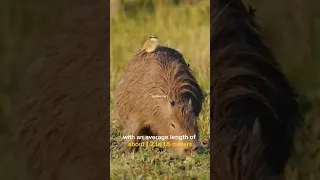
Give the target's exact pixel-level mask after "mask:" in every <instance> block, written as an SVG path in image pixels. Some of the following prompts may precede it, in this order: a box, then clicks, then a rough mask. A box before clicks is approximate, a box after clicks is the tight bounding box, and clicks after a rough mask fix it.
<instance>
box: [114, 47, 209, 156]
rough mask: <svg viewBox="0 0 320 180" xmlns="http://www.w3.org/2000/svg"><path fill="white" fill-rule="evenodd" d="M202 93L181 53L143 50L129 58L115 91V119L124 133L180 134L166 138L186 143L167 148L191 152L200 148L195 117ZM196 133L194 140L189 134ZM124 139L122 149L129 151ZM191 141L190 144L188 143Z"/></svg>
mask: <svg viewBox="0 0 320 180" xmlns="http://www.w3.org/2000/svg"><path fill="white" fill-rule="evenodd" d="M203 99H204V93H203V91H202V89H201V88H200V86H199V85H198V82H197V81H196V79H195V78H194V76H193V75H192V73H191V70H190V69H189V67H188V65H187V63H186V62H185V60H184V58H183V56H182V55H181V54H180V53H179V52H177V51H176V50H174V49H171V48H168V47H159V48H158V50H157V51H156V52H154V53H145V52H142V53H140V54H137V55H136V56H134V57H133V59H132V60H131V62H130V64H129V66H128V68H127V69H126V71H125V73H124V74H123V76H122V77H121V79H120V80H119V83H118V85H117V89H116V93H115V111H116V118H117V119H118V120H119V122H120V125H121V127H122V128H123V130H124V132H125V133H126V134H127V135H133V136H138V135H139V136H143V135H151V134H152V135H155V136H168V137H170V135H172V136H183V135H186V136H188V137H189V138H188V139H185V140H182V141H177V140H170V139H168V140H165V141H166V142H167V141H170V142H172V143H174V142H175V143H176V142H184V143H189V146H179V147H177V146H176V147H173V146H170V147H169V148H168V149H169V151H174V152H176V153H177V154H180V155H183V154H190V152H194V151H195V150H197V148H198V147H199V144H198V124H197V117H198V115H199V113H200V111H201V109H202V102H203ZM193 135H196V138H195V139H190V136H193ZM131 141H133V142H138V140H137V139H135V140H127V141H125V142H124V143H123V149H122V150H132V148H131V147H128V146H127V144H128V143H129V142H131ZM191 144H192V145H191Z"/></svg>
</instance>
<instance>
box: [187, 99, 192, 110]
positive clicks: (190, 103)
mask: <svg viewBox="0 0 320 180" xmlns="http://www.w3.org/2000/svg"><path fill="white" fill-rule="evenodd" d="M188 106H189V108H192V100H191V98H190V99H189V102H188Z"/></svg>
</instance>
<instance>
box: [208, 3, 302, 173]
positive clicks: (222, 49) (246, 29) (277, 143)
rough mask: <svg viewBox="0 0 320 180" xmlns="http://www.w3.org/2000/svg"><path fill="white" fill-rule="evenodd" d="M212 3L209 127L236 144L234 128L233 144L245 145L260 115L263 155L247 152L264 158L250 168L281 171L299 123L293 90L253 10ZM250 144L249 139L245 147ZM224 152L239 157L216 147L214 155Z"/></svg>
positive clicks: (227, 156) (298, 109) (242, 6)
mask: <svg viewBox="0 0 320 180" xmlns="http://www.w3.org/2000/svg"><path fill="white" fill-rule="evenodd" d="M212 5H213V9H212V10H211V13H212V14H211V19H212V23H211V62H212V67H213V70H212V74H211V84H212V86H211V90H210V92H212V95H211V106H212V108H213V113H211V119H212V123H211V124H212V132H216V133H218V134H219V133H220V132H221V133H223V134H224V133H225V134H226V135H221V136H220V137H221V138H225V139H224V140H223V141H225V142H229V143H230V144H232V143H236V142H235V141H234V140H232V138H231V139H230V137H233V136H234V134H233V133H234V132H239V133H237V136H239V137H238V139H239V140H240V141H238V142H237V143H244V144H243V146H245V143H246V140H247V139H248V136H247V134H249V133H250V132H252V128H253V124H254V123H255V122H256V119H257V118H259V121H260V124H261V132H260V133H261V140H260V142H259V143H258V144H260V145H259V146H262V147H264V148H263V149H262V152H261V155H258V157H256V156H254V155H252V156H251V157H252V158H262V159H263V160H258V159H257V162H258V163H261V164H255V167H251V168H250V169H251V170H252V171H256V168H257V169H259V168H260V169H261V168H264V169H266V171H268V172H269V171H270V170H271V171H272V172H273V173H275V174H276V175H279V176H280V175H281V174H282V173H283V171H284V168H285V166H286V163H287V161H288V159H289V157H290V155H291V151H292V149H293V140H294V136H295V134H296V131H297V128H298V127H299V125H300V124H301V114H300V107H299V104H298V102H297V99H296V98H297V95H296V94H295V92H294V89H293V88H292V87H291V85H290V83H289V82H288V80H287V79H286V77H285V76H284V74H283V73H282V70H281V67H280V65H279V63H278V62H277V61H276V60H275V58H274V57H273V55H272V54H271V52H270V51H269V49H268V48H267V47H266V46H265V45H264V44H263V42H262V40H261V39H260V32H259V28H258V26H257V24H256V22H255V21H254V19H253V17H254V11H253V10H252V9H251V10H249V11H250V12H248V11H247V10H246V8H245V6H244V5H243V3H242V1H241V0H214V1H213V4H212ZM215 138H216V137H215V136H213V139H212V142H215V141H216V140H215ZM252 147H253V145H250V144H249V146H248V148H249V149H251V148H252ZM214 148H216V147H214ZM237 148H242V146H241V145H238V146H237ZM212 151H215V150H214V149H213V150H212ZM238 151H240V152H241V151H242V150H241V149H238ZM223 156H225V158H227V159H229V158H230V159H233V160H234V161H239V159H234V158H233V157H231V155H229V154H220V155H219V152H218V154H216V155H215V157H221V158H222V157H223ZM260 156H262V157H260ZM251 161H253V160H251ZM264 161H265V163H264ZM212 163H213V164H212V165H211V167H212V168H216V167H217V165H215V163H216V161H215V160H214V158H213V159H212ZM237 164H239V163H238V162H236V163H234V165H237ZM225 168H227V167H226V166H225ZM237 168H239V169H240V168H245V167H243V166H239V167H237ZM242 171H245V169H242ZM266 174H268V173H266ZM235 175H236V174H235ZM221 177H222V176H220V179H224V178H221ZM233 177H234V179H238V177H236V176H233ZM239 178H240V177H239ZM256 178H257V179H258V177H256ZM264 178H265V179H266V178H267V177H264Z"/></svg>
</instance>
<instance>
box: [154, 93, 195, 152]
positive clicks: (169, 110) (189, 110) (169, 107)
mask: <svg viewBox="0 0 320 180" xmlns="http://www.w3.org/2000/svg"><path fill="white" fill-rule="evenodd" d="M164 116H165V117H164V118H165V124H164V125H163V126H161V127H159V129H158V130H159V134H164V135H166V136H169V139H168V143H167V144H168V150H169V152H175V153H177V154H179V155H190V154H191V153H194V152H197V150H198V148H199V147H200V146H199V143H198V125H197V116H196V115H195V114H194V111H193V105H192V100H191V99H190V100H188V101H180V102H176V101H166V104H165V108H164ZM179 138H180V139H179Z"/></svg>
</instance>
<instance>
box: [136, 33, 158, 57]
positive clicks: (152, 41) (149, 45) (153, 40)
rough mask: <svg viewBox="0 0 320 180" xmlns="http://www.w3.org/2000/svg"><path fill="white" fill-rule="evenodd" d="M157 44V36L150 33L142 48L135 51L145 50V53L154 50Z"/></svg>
mask: <svg viewBox="0 0 320 180" xmlns="http://www.w3.org/2000/svg"><path fill="white" fill-rule="evenodd" d="M158 46H159V39H158V37H157V36H155V35H152V36H150V37H149V39H148V40H147V41H146V42H145V43H144V44H143V46H142V48H141V49H140V50H139V51H138V52H137V53H136V54H138V53H140V52H142V51H146V52H147V53H151V52H154V51H155V50H156V49H157V47H158Z"/></svg>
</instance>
